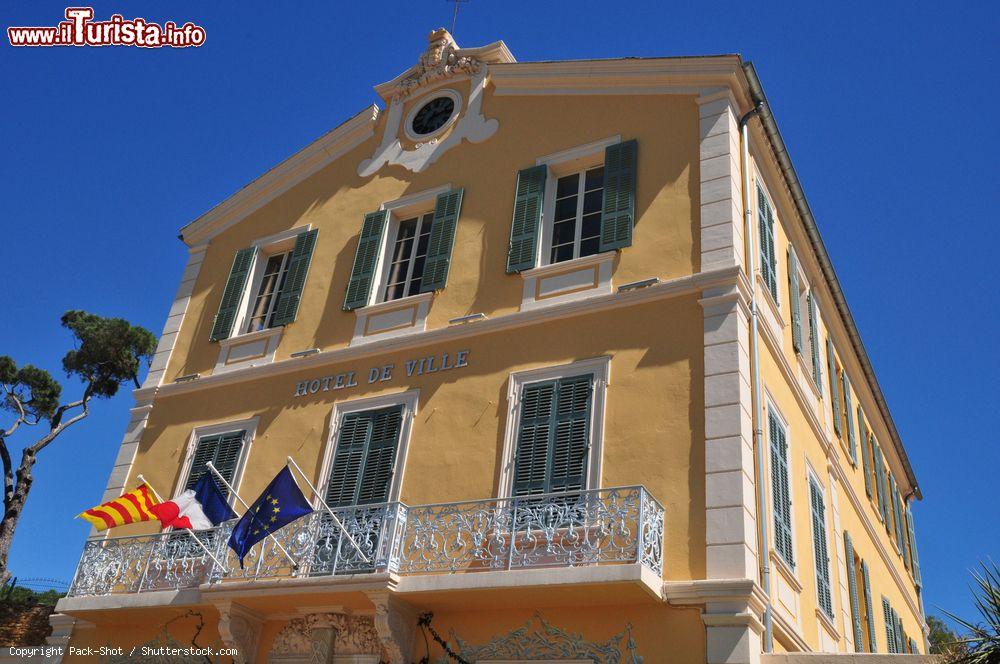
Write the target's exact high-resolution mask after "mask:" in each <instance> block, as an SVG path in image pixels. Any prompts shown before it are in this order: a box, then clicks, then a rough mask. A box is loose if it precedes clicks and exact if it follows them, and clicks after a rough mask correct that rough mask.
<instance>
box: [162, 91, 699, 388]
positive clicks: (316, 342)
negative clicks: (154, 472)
mask: <svg viewBox="0 0 1000 664" xmlns="http://www.w3.org/2000/svg"><path fill="white" fill-rule="evenodd" d="M483 110H484V113H485V115H486V117H489V118H496V119H498V120H499V123H500V126H499V129H498V130H497V132H496V134H495V135H494V136H493V137H492V138H490V139H489V140H487V141H485V142H484V143H481V144H476V145H473V144H469V143H465V144H463V145H462V146H459V147H455V148H452V149H451V150H449V151H447V152H445V153H444V155H443V156H442V157H441V158H440V159H439V160H438V161H437V162H435V163H434V164H433V165H432V166H431V167H429V168H428V169H426V170H425V171H424V172H422V173H412V172H410V171H408V170H405V169H404V168H402V167H401V166H389V167H386V168H383V169H382V170H381V171H379V172H378V174H376V175H375V176H372V177H370V178H361V177H359V176H358V175H357V167H358V164H359V163H360V162H361V161H362V160H364V159H367V158H368V157H370V156H371V153H372V151H373V150H374V147H375V145H377V143H378V141H379V140H380V139H381V134H382V129H383V125H384V123H385V114H383V116H382V117H381V118H380V119H379V126H378V128H377V129H376V135H375V137H374V138H372V139H370V140H368V141H367V142H365V143H364V144H362V145H361V146H359V147H357V148H356V149H354V150H353V151H351V152H349V153H348V154H346V155H344V156H343V157H341V158H340V159H339V160H338V161H336V162H335V163H333V164H331V165H330V166H328V167H326V168H325V169H323V170H321V171H320V172H318V173H316V174H314V175H313V176H312V177H310V178H308V179H307V180H305V181H304V182H302V183H300V184H299V185H297V186H296V187H294V188H293V189H292V190H290V191H288V192H287V193H285V194H283V195H282V196H280V197H278V198H277V199H276V200H274V201H272V202H271V203H269V204H267V205H265V206H264V207H262V208H261V209H260V210H258V211H256V212H254V213H253V214H251V215H250V216H248V217H247V218H246V219H244V220H243V221H241V222H240V223H239V224H237V225H235V226H234V227H232V228H230V229H228V230H227V231H226V232H224V233H222V234H221V235H219V236H218V237H216V238H214V239H213V240H212V242H211V244H210V245H209V248H208V252H207V254H206V256H205V261H204V263H203V264H202V268H201V272H200V273H199V275H198V279H197V282H196V284H195V288H194V293H193V294H192V296H191V302H190V304H189V305H188V310H187V314H186V316H185V320H184V325H183V327H182V328H181V331H180V333H179V335H178V338H177V342H176V345H175V347H174V352H173V355H172V356H171V360H170V363H169V365H168V367H167V372H166V380H167V381H170V380H172V379H173V378H175V377H176V376H179V375H185V374H190V373H201V374H202V375H206V374H208V373H211V371H212V368H213V367H214V366H215V362H216V360H217V359H218V354H219V349H218V344H215V343H211V342H209V340H208V339H209V334H210V332H211V327H212V322H213V318H214V316H215V314H216V312H217V311H218V307H219V302H220V300H221V298H222V291H223V289H224V288H225V285H226V279H227V277H228V275H229V270H230V267H231V265H232V261H233V256H234V254H235V253H236V251H238V250H239V249H242V248H244V247H247V246H249V245H250V244H251V243H252V242H253V240H255V239H257V238H261V237H266V236H268V235H272V234H274V233H277V232H279V231H282V230H286V229H289V228H294V227H297V226H302V225H304V224H312V226H313V228H318V229H319V234H318V236H317V238H316V247H315V250H314V253H313V259H312V264H311V266H310V271H309V277H308V280H307V282H306V287H305V289H304V291H303V293H302V300H301V303H300V306H299V313H298V317H297V319H296V321H295V322H294V323H292V324H291V325H288V326H286V327H285V330H284V336H283V339H282V342H281V346H280V347H279V348H278V352H277V356H276V358H275V359H279V360H280V359H283V358H286V357H288V354H289V353H292V352H295V351H297V350H302V349H304V348H313V347H317V348H321V349H331V348H339V347H344V346H346V345H347V343H348V342H349V341H350V339H351V335H352V333H353V330H354V322H355V315H354V314H353V313H351V312H344V311H342V310H341V307H342V305H343V301H344V293H345V291H346V288H347V283H348V280H349V277H350V273H351V267H352V265H353V261H354V253H355V250H356V248H357V237H358V233H359V231H360V229H361V222H362V219H363V217H364V214H365V213H367V212H371V211H373V210H377V209H378V207H379V205H381V204H382V203H383V202H385V201H392V200H395V199H397V198H400V197H402V196H405V195H407V194H412V193H415V192H420V191H424V190H427V189H432V188H435V187H439V186H441V185H443V184H448V183H450V184H451V185H452V186H454V187H464V188H465V196H464V199H463V202H462V215H461V219H460V220H459V223H458V228H457V231H456V235H455V246H454V250H453V252H452V263H451V270H450V274H449V277H448V285H447V288H445V289H444V290H442V291H439V292H438V293H437V294H435V296H434V303H433V305H432V306H431V309H430V314H429V316H428V321H427V325H428V328H436V327H443V326H445V325H447V321H448V319H450V318H454V317H456V316H461V315H464V314H468V313H473V312H483V313H486V314H487V315H488V316H491V317H492V316H496V315H499V314H503V313H511V312H514V311H517V309H518V307H519V305H520V302H521V288H522V279H521V277H520V276H518V275H507V274H505V268H506V260H507V258H506V257H507V249H508V242H509V238H510V223H511V214H512V213H513V201H514V188H515V184H516V179H517V171H518V170H519V169H522V168H527V167H529V166H533V165H534V164H535V160H536V159H537V158H538V157H541V156H544V155H548V154H552V153H555V152H559V151H562V150H566V149H569V148H573V147H577V146H580V145H584V144H587V143H590V142H593V141H596V140H600V139H603V138H607V137H609V136H615V135H618V134H620V135H621V136H622V138H623V139H629V138H636V139H637V140H638V144H639V150H638V155H639V156H638V182H637V187H636V193H637V201H636V215H637V220H638V221H637V224H636V227H635V235H634V241H633V246H632V247H631V248H629V249H628V250H626V251H625V252H623V253H622V254H621V256H620V260H617V261H616V266H615V273H614V279H615V282H616V283H627V282H630V281H636V280H639V279H645V278H648V277H651V276H659V277H661V278H674V277H680V276H684V275H688V274H691V273H692V272H695V271H696V270H697V260H698V259H697V257H698V255H699V249H698V238H699V232H700V231H699V230H698V223H699V222H698V218H697V206H696V205H694V203H695V201H696V200H697V195H698V175H697V168H698V167H697V164H698V109H697V106H696V104H695V102H694V97H693V96H692V97H687V96H652V95H643V96H635V97H612V96H596V97H535V96H531V97H506V96H499V97H495V96H492V95H489V94H488V95H487V97H486V99H485V101H484V103H483ZM569 118H572V121H568V119H569ZM487 284H488V285H487Z"/></svg>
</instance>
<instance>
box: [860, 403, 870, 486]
mask: <svg viewBox="0 0 1000 664" xmlns="http://www.w3.org/2000/svg"><path fill="white" fill-rule="evenodd" d="M858 434H859V435H860V437H861V461H862V462H863V463H864V471H865V493H866V494H868V497H869V498H871V497H872V453H871V445H869V443H868V425H867V424H865V414H864V411H863V410H861V404H858Z"/></svg>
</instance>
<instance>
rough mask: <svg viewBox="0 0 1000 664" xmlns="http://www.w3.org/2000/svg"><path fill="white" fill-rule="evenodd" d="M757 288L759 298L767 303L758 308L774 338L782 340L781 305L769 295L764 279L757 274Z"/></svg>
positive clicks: (782, 320)
mask: <svg viewBox="0 0 1000 664" xmlns="http://www.w3.org/2000/svg"><path fill="white" fill-rule="evenodd" d="M757 290H758V292H759V293H760V299H761V300H763V301H764V302H766V303H767V306H764V307H761V308H760V310H761V311H762V312H763V313H764V316H763V317H764V320H765V322H766V323H767V326H768V327H770V328H771V333H772V334H773V335H774V338H775V339H777V340H778V341H779V342H783V341H784V329H785V320H784V318H782V316H781V307H779V306H778V303H777V302H775V301H774V298H773V297H771V291H770V290H768V288H767V284H765V283H764V279H763V278H762V277H761V276H760V274H758V275H757Z"/></svg>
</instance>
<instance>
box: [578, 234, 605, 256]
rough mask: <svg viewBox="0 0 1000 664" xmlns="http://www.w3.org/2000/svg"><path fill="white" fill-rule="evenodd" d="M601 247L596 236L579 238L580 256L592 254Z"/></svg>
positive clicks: (599, 240)
mask: <svg viewBox="0 0 1000 664" xmlns="http://www.w3.org/2000/svg"><path fill="white" fill-rule="evenodd" d="M600 248H601V239H600V238H597V237H592V238H588V239H586V240H580V256H593V255H594V254H596V253H597V252H598V250H599V249H600Z"/></svg>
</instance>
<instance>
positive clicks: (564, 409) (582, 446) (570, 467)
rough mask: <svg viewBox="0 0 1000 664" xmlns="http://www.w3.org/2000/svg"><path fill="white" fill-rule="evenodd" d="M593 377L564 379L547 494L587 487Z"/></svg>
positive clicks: (556, 420) (557, 401)
mask: <svg viewBox="0 0 1000 664" xmlns="http://www.w3.org/2000/svg"><path fill="white" fill-rule="evenodd" d="M592 385H593V378H592V377H591V376H590V375H586V376H576V377H574V378H563V379H561V380H560V381H559V385H558V390H557V392H556V417H555V431H554V432H553V433H554V435H553V439H552V455H551V471H550V473H549V486H548V488H547V490H546V493H552V492H556V491H579V490H581V489H583V488H585V487H586V484H587V478H586V472H587V453H588V452H589V451H590V403H591V398H590V396H591V390H592Z"/></svg>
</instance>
